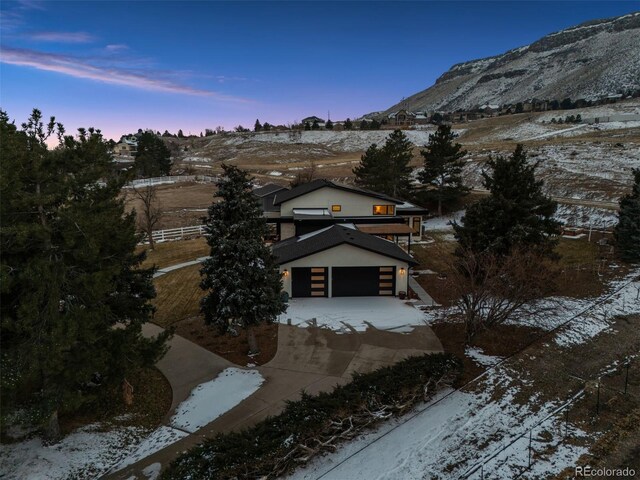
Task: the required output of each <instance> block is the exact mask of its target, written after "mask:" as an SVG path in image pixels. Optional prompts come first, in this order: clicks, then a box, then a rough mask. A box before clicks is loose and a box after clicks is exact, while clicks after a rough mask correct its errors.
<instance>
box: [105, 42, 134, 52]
mask: <svg viewBox="0 0 640 480" xmlns="http://www.w3.org/2000/svg"><path fill="white" fill-rule="evenodd" d="M104 49H105V50H106V51H107V52H111V53H115V52H122V51H124V50H129V47H128V46H127V45H124V44H123V43H113V44H111V45H107V46H106V47H104Z"/></svg>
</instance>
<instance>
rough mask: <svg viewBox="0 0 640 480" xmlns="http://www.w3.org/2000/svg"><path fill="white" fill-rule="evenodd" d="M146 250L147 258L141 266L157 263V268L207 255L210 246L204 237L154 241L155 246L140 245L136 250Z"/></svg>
mask: <svg viewBox="0 0 640 480" xmlns="http://www.w3.org/2000/svg"><path fill="white" fill-rule="evenodd" d="M142 250H146V252H147V258H146V259H145V261H144V262H143V263H142V266H143V267H145V268H146V267H151V266H153V265H157V266H158V267H159V268H164V267H170V266H171V265H177V264H178V263H183V262H189V261H191V260H195V259H196V258H200V257H205V256H207V255H209V252H210V247H209V246H208V245H207V241H206V240H205V238H204V237H200V238H194V239H191V240H180V241H177V242H166V243H156V248H154V249H153V250H150V249H149V245H141V246H139V247H138V251H142Z"/></svg>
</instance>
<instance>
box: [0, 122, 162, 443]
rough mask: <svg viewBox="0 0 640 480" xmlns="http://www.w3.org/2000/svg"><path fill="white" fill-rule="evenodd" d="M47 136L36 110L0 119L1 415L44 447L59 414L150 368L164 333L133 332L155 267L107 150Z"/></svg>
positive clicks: (143, 313) (91, 141)
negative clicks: (42, 440)
mask: <svg viewBox="0 0 640 480" xmlns="http://www.w3.org/2000/svg"><path fill="white" fill-rule="evenodd" d="M55 130H56V124H55V121H54V120H53V118H52V120H51V122H49V124H48V125H44V124H43V122H42V116H41V114H40V112H39V111H38V110H34V111H33V114H32V116H31V117H30V119H29V121H28V122H27V123H25V124H23V125H22V130H18V129H17V128H16V127H15V125H13V124H11V123H9V120H8V116H7V115H6V113H4V112H1V113H0V135H1V139H0V145H1V149H2V150H1V153H2V162H1V170H2V175H1V178H2V182H1V184H0V188H1V195H2V202H1V206H0V215H1V225H2V226H1V227H0V242H1V247H2V248H1V269H0V271H1V275H2V277H1V282H0V283H1V290H0V294H1V301H0V311H1V323H0V325H1V328H2V354H1V363H2V368H1V375H2V392H1V395H2V406H3V408H2V420H3V422H4V421H5V420H6V419H7V418H8V417H9V416H11V415H12V414H14V413H15V412H20V413H21V415H22V416H21V419H22V420H24V421H25V422H27V423H29V424H32V425H33V424H40V425H43V427H44V429H45V433H46V435H47V436H48V438H49V439H50V440H55V439H56V437H57V435H58V433H59V431H58V429H57V418H58V414H65V413H72V412H74V411H76V410H78V409H79V408H81V407H86V406H88V405H91V404H93V403H94V402H96V401H97V400H99V399H101V398H103V397H105V396H107V395H109V394H110V393H111V392H112V391H113V389H114V388H116V387H118V386H119V385H120V383H121V382H122V381H123V380H124V379H125V377H126V376H127V375H128V374H129V373H130V372H132V371H133V370H135V369H138V368H139V367H141V366H150V365H153V363H155V361H156V360H157V359H158V358H159V356H160V355H162V353H163V352H164V342H165V340H166V338H167V335H162V336H161V337H159V338H156V339H146V338H144V337H143V336H142V334H141V329H142V325H143V324H144V323H145V322H146V321H148V320H149V318H150V316H151V313H152V311H153V308H152V306H151V305H150V304H149V300H150V299H151V298H153V297H154V296H155V291H154V288H153V284H152V281H151V280H152V279H151V277H152V274H153V271H152V270H149V269H147V270H145V269H140V268H139V265H140V262H141V261H142V260H143V258H144V256H143V255H144V254H142V255H141V254H136V253H135V248H136V243H137V241H138V238H137V236H136V234H135V217H134V214H128V215H127V214H125V210H124V204H123V201H122V200H120V199H118V195H119V193H120V188H121V186H122V184H121V182H120V181H118V180H117V179H116V178H114V177H112V176H111V175H110V173H109V172H110V168H111V157H110V155H109V153H108V145H107V143H106V142H105V141H104V140H103V138H102V135H101V134H100V132H99V131H96V130H93V129H89V130H84V129H80V130H79V135H78V137H77V138H73V137H71V136H67V137H64V141H63V143H61V145H60V146H59V147H58V148H56V149H55V150H52V151H50V150H48V148H47V146H46V143H45V142H46V140H47V138H48V137H49V136H50V135H52V134H53V133H54V132H55ZM57 130H58V133H59V138H60V139H61V140H62V134H63V129H62V127H61V126H60V125H58V126H57ZM14 420H15V419H14ZM14 420H12V421H14Z"/></svg>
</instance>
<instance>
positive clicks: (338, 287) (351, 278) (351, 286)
mask: <svg viewBox="0 0 640 480" xmlns="http://www.w3.org/2000/svg"><path fill="white" fill-rule="evenodd" d="M395 277H396V275H395V267H393V266H391V267H333V268H332V269H331V292H332V296H334V297H372V296H392V295H394V293H395Z"/></svg>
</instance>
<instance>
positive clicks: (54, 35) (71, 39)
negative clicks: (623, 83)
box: [25, 32, 95, 43]
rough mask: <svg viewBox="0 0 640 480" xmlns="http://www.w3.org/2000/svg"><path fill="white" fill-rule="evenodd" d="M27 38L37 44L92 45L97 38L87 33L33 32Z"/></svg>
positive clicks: (27, 34)
mask: <svg viewBox="0 0 640 480" xmlns="http://www.w3.org/2000/svg"><path fill="white" fill-rule="evenodd" d="M25 36H26V37H27V38H29V39H30V40H34V41H36V42H54V43H91V42H93V41H94V40H95V37H94V36H93V35H91V34H89V33H87V32H31V33H26V34H25Z"/></svg>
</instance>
